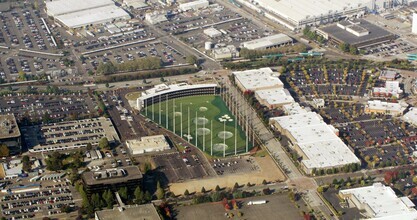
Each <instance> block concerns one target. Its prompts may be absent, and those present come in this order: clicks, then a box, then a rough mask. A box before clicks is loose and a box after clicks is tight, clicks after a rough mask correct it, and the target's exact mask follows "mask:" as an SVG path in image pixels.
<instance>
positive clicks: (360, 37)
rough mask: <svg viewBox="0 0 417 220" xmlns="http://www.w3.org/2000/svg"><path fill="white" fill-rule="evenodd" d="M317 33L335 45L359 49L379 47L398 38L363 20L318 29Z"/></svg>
mask: <svg viewBox="0 0 417 220" xmlns="http://www.w3.org/2000/svg"><path fill="white" fill-rule="evenodd" d="M316 32H317V34H319V35H322V36H323V37H324V38H325V39H327V40H329V41H330V42H331V43H333V44H336V45H339V44H341V43H346V44H349V45H351V46H355V47H357V48H358V49H361V48H365V47H369V46H373V45H378V44H381V43H384V42H388V41H391V40H394V39H395V38H396V37H395V34H393V33H391V32H389V31H386V30H385V29H383V28H380V27H378V26H376V25H374V24H371V23H369V22H367V21H365V20H363V19H355V20H346V21H340V22H338V23H337V24H332V25H329V26H326V27H323V28H320V29H317V31H316Z"/></svg>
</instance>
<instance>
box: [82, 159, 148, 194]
mask: <svg viewBox="0 0 417 220" xmlns="http://www.w3.org/2000/svg"><path fill="white" fill-rule="evenodd" d="M142 178H143V177H142V173H141V172H140V171H139V168H138V167H137V166H128V167H120V168H113V169H105V170H98V171H88V172H84V173H83V174H82V181H83V184H84V188H85V190H86V193H87V195H92V194H94V193H102V192H103V191H105V190H109V189H110V190H112V191H113V192H115V191H117V190H119V189H120V188H122V187H127V188H129V189H135V188H136V187H138V186H140V185H141V184H142Z"/></svg>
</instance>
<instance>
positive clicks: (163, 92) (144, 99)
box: [136, 83, 218, 110]
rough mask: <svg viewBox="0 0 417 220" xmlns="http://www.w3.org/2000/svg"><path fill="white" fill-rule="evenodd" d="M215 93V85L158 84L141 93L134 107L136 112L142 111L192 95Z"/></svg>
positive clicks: (216, 91) (216, 90)
mask: <svg viewBox="0 0 417 220" xmlns="http://www.w3.org/2000/svg"><path fill="white" fill-rule="evenodd" d="M217 93H218V87H217V84H195V85H188V84H187V83H180V84H173V85H166V84H160V85H156V86H155V87H154V88H152V89H148V90H146V91H145V92H142V94H141V96H140V97H139V98H138V99H137V100H136V107H137V109H138V110H142V109H143V108H146V106H150V105H152V104H155V103H159V102H163V101H166V100H170V99H174V98H181V97H186V96H193V95H215V94H217Z"/></svg>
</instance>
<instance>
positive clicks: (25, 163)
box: [22, 155, 32, 172]
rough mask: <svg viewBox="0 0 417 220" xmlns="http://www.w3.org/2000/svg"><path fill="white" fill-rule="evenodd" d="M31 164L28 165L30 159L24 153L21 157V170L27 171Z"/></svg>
mask: <svg viewBox="0 0 417 220" xmlns="http://www.w3.org/2000/svg"><path fill="white" fill-rule="evenodd" d="M31 168H32V166H31V165H30V159H29V156H27V155H25V156H23V158H22V170H23V171H25V172H29V171H30V170H31Z"/></svg>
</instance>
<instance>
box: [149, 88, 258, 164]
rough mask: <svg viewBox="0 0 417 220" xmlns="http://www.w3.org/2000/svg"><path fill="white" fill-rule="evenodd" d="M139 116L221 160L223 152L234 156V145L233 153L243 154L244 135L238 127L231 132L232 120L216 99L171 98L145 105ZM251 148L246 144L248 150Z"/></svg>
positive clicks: (208, 97) (219, 98)
mask: <svg viewBox="0 0 417 220" xmlns="http://www.w3.org/2000/svg"><path fill="white" fill-rule="evenodd" d="M174 103H175V106H174ZM181 106H182V107H181ZM167 113H168V114H167ZM142 114H143V115H145V116H146V117H148V118H149V119H151V120H153V121H154V122H156V123H158V124H160V125H161V126H163V127H165V128H167V129H168V130H170V131H174V132H175V133H176V134H178V135H180V136H181V135H182V137H183V138H184V139H185V140H189V142H190V143H192V144H194V145H195V146H197V147H198V148H200V149H202V150H204V151H205V152H206V153H207V154H209V155H211V154H212V155H213V156H216V157H222V156H223V151H224V149H225V151H226V156H227V155H234V154H235V146H236V151H237V154H240V153H245V152H246V137H245V133H244V132H243V131H242V129H241V127H240V126H239V125H237V127H236V129H235V123H236V121H235V117H234V116H233V115H232V114H231V112H230V111H229V109H228V108H227V106H226V104H225V103H224V102H223V100H222V98H221V97H220V96H214V95H204V96H189V97H184V98H177V99H172V100H168V101H166V102H161V103H157V104H155V105H153V106H148V107H147V108H146V109H145V110H144V111H143V112H142ZM174 121H175V123H174ZM181 124H182V126H181ZM181 128H182V129H181ZM251 147H252V145H251V144H250V143H248V150H250V149H251Z"/></svg>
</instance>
